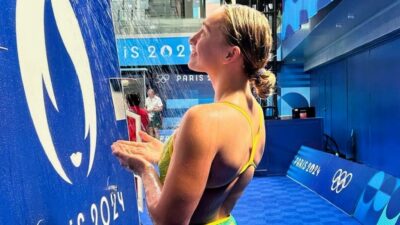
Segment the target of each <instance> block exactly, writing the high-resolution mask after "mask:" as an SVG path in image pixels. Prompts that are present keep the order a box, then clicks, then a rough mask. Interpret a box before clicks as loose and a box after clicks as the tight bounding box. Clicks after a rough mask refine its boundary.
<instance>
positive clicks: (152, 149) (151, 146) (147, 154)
mask: <svg viewBox="0 0 400 225" xmlns="http://www.w3.org/2000/svg"><path fill="white" fill-rule="evenodd" d="M139 135H140V137H141V139H142V141H143V142H133V141H121V140H120V141H117V142H115V143H114V144H113V146H114V145H115V144H118V145H116V147H118V148H119V149H120V150H121V151H123V152H126V153H128V154H132V155H136V156H138V157H139V156H140V157H142V158H143V159H145V160H147V161H149V162H151V163H158V161H159V160H160V158H161V154H162V151H163V148H164V144H163V143H162V142H161V141H159V140H158V139H156V138H153V137H152V136H150V135H148V134H147V133H146V132H143V131H140V132H139Z"/></svg>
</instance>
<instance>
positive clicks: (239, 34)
mask: <svg viewBox="0 0 400 225" xmlns="http://www.w3.org/2000/svg"><path fill="white" fill-rule="evenodd" d="M223 8H224V11H225V14H224V16H223V22H222V24H221V26H222V31H223V33H224V34H225V37H226V41H227V43H228V44H230V45H235V46H238V47H239V48H240V50H241V52H242V54H243V59H244V71H245V73H246V74H248V78H249V79H250V81H251V82H252V84H253V86H254V87H255V88H256V90H257V94H258V96H259V97H261V98H266V97H268V95H269V94H271V93H272V92H273V90H274V87H275V83H276V78H275V75H274V74H273V73H272V72H270V71H268V70H266V69H264V68H265V66H266V65H267V62H268V60H269V56H270V50H271V46H272V36H271V29H270V27H269V23H268V20H267V18H266V17H265V16H264V15H263V14H262V13H261V12H259V11H257V10H255V9H252V8H250V7H247V6H243V5H224V6H223Z"/></svg>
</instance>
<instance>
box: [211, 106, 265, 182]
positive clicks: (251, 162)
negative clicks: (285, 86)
mask: <svg viewBox="0 0 400 225" xmlns="http://www.w3.org/2000/svg"><path fill="white" fill-rule="evenodd" d="M219 103H222V104H225V105H227V106H229V107H231V108H233V109H236V110H237V111H239V112H240V113H241V114H242V115H243V116H244V117H245V118H246V120H247V122H248V123H249V125H250V131H251V139H252V145H251V152H250V158H249V160H248V161H247V162H246V164H245V165H244V166H243V167H242V169H241V170H240V172H239V175H240V174H242V173H244V172H245V171H246V170H247V168H249V167H250V166H254V168H256V164H255V163H254V156H255V153H256V151H255V149H256V146H257V144H258V141H259V139H260V129H261V126H262V123H263V122H264V118H263V113H262V110H261V109H260V107H258V108H259V109H258V111H260V126H259V128H258V131H257V133H256V135H254V134H253V122H252V120H251V117H250V116H249V114H248V113H247V112H246V111H245V110H244V109H243V108H242V107H240V106H238V105H236V104H233V103H231V102H225V101H223V102H219Z"/></svg>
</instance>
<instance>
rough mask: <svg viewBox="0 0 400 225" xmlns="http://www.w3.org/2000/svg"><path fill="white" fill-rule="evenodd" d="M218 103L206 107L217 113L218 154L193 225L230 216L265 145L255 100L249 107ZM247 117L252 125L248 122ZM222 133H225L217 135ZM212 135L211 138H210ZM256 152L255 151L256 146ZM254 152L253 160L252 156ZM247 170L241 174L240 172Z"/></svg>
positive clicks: (261, 122) (263, 131) (258, 108)
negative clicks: (251, 164)
mask: <svg viewBox="0 0 400 225" xmlns="http://www.w3.org/2000/svg"><path fill="white" fill-rule="evenodd" d="M244 105H245V104H243V106H242V105H232V104H231V103H215V104H210V105H205V106H200V107H203V108H204V109H203V110H205V111H207V112H208V115H209V114H210V112H215V113H216V114H217V115H215V116H216V117H217V120H214V122H213V123H215V124H214V125H213V126H215V130H214V131H213V132H212V133H215V134H216V135H217V137H218V138H217V140H216V146H218V149H217V153H216V155H215V158H214V159H213V162H212V165H211V169H210V172H209V177H208V181H207V185H206V188H205V190H204V193H203V195H202V197H201V199H200V202H199V204H198V206H197V207H196V210H195V212H194V214H193V216H192V219H191V223H193V224H201V223H203V224H204V223H205V222H207V221H215V220H216V219H218V218H223V217H226V216H229V214H230V212H231V210H232V209H233V207H234V205H235V203H236V201H237V200H238V198H239V197H240V196H241V194H242V193H243V190H244V189H245V187H246V186H247V185H248V183H249V182H250V181H251V179H252V177H253V174H254V170H255V168H254V166H247V165H246V164H248V163H253V162H254V163H255V165H258V163H259V161H260V159H261V157H262V154H263V151H264V144H265V128H264V120H263V115H262V111H261V108H260V106H259V105H258V104H256V102H255V100H252V101H251V103H250V104H249V105H250V106H249V105H247V104H246V106H244ZM199 111H202V110H199ZM244 114H247V115H248V117H249V119H250V122H251V124H250V123H249V121H248V120H247V119H246V116H245V115H244ZM218 130H223V131H224V132H218ZM209 135H210V134H209ZM254 141H255V146H254V149H253V150H252V145H253V142H254ZM252 151H254V156H253V157H254V159H251V152H252ZM242 169H245V170H244V171H243V172H242V173H241V174H240V172H241V170H242Z"/></svg>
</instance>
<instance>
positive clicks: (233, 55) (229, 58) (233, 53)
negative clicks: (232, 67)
mask: <svg viewBox="0 0 400 225" xmlns="http://www.w3.org/2000/svg"><path fill="white" fill-rule="evenodd" d="M240 55H241V51H240V48H239V47H238V46H233V47H231V48H230V49H229V51H228V52H227V54H226V55H225V58H224V63H225V64H228V63H231V62H234V61H236V60H237V59H239V58H240Z"/></svg>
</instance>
